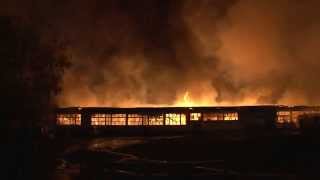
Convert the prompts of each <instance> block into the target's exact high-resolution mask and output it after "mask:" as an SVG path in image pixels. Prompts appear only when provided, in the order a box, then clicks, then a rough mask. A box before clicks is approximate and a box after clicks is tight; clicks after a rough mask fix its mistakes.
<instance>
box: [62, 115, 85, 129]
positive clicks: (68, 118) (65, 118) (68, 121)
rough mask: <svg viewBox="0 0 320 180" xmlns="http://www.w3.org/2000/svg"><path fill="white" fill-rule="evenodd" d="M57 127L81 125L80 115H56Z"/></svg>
mask: <svg viewBox="0 0 320 180" xmlns="http://www.w3.org/2000/svg"><path fill="white" fill-rule="evenodd" d="M57 124H58V125H78V126H79V125H81V114H57Z"/></svg>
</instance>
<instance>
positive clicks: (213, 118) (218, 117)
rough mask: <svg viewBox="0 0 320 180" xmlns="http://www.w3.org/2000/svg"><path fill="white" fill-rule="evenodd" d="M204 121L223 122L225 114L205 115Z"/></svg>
mask: <svg viewBox="0 0 320 180" xmlns="http://www.w3.org/2000/svg"><path fill="white" fill-rule="evenodd" d="M202 119H203V121H223V120H224V118H223V113H203V118H202Z"/></svg>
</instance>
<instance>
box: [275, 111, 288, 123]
mask: <svg viewBox="0 0 320 180" xmlns="http://www.w3.org/2000/svg"><path fill="white" fill-rule="evenodd" d="M290 122H291V116H290V111H279V112H277V123H290Z"/></svg>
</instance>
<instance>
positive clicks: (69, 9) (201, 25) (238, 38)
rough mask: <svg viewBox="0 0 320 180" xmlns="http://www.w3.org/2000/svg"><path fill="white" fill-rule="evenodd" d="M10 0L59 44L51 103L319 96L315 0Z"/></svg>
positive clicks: (319, 24)
mask: <svg viewBox="0 0 320 180" xmlns="http://www.w3.org/2000/svg"><path fill="white" fill-rule="evenodd" d="M15 4H17V2H15V1H14V0H10V1H9V0H7V2H3V6H1V7H0V13H1V15H12V16H17V17H21V18H22V19H24V21H25V22H26V23H30V24H32V25H34V27H35V28H36V29H37V30H39V32H40V33H42V34H43V37H44V38H50V37H51V36H52V35H53V34H54V35H58V37H60V38H61V39H62V40H63V41H65V42H66V44H67V45H68V54H69V56H70V57H71V59H70V61H71V63H72V67H71V68H70V69H68V70H67V72H66V74H65V76H64V82H63V89H62V93H61V94H60V96H59V97H58V98H57V101H58V103H59V104H60V105H61V106H147V105H155V106H157V105H158V106H160V105H183V103H182V102H183V98H184V96H185V95H186V92H188V98H189V99H190V100H191V101H192V102H193V103H192V105H244V104H245V105H253V104H308V105H315V104H319V102H320V95H319V94H318V92H319V91H320V83H319V81H318V78H319V75H320V71H319V68H320V51H319V50H318V49H319V48H320V11H319V8H320V2H319V1H317V0H307V1H301V0H256V1H253V0H225V1H220V0H135V1H130V0H109V1H98V0H97V1H90V0H68V1H62V0H61V1H57V0H51V1H49V0H42V1H40V0H33V1H29V2H28V3H22V2H19V3H18V4H19V6H17V5H15Z"/></svg>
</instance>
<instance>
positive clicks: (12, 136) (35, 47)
mask: <svg viewBox="0 0 320 180" xmlns="http://www.w3.org/2000/svg"><path fill="white" fill-rule="evenodd" d="M63 50H64V48H63V46H62V45H61V43H58V42H57V41H55V42H53V41H49V40H48V38H47V39H46V40H44V38H42V37H40V33H38V32H37V31H36V30H35V29H33V28H32V27H31V26H28V25H26V24H25V23H19V20H18V19H17V18H11V17H0V68H1V70H0V82H1V85H0V87H1V88H0V93H1V113H0V114H1V115H0V117H1V124H2V125H1V127H2V133H4V134H5V136H4V137H5V142H7V144H6V145H7V146H8V147H7V150H8V154H7V158H8V159H7V160H8V164H7V166H8V171H7V172H9V173H8V175H9V176H8V177H15V178H13V179H17V178H20V177H25V178H27V177H28V176H26V174H28V173H29V169H28V168H26V167H30V166H31V163H32V160H33V157H32V156H31V155H32V154H33V147H34V143H35V136H34V134H35V133H34V132H35V129H37V128H38V127H40V126H42V125H43V124H45V123H47V120H48V119H50V118H49V117H50V116H49V115H50V112H52V110H53V108H54V106H55V103H54V97H55V96H56V95H57V93H58V92H59V90H60V82H61V79H62V75H63V72H64V69H65V67H67V65H68V63H67V61H66V56H65V55H64V51H63ZM10 154H11V156H9V155H10ZM0 178H1V177H0ZM11 179H12V178H11Z"/></svg>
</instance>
